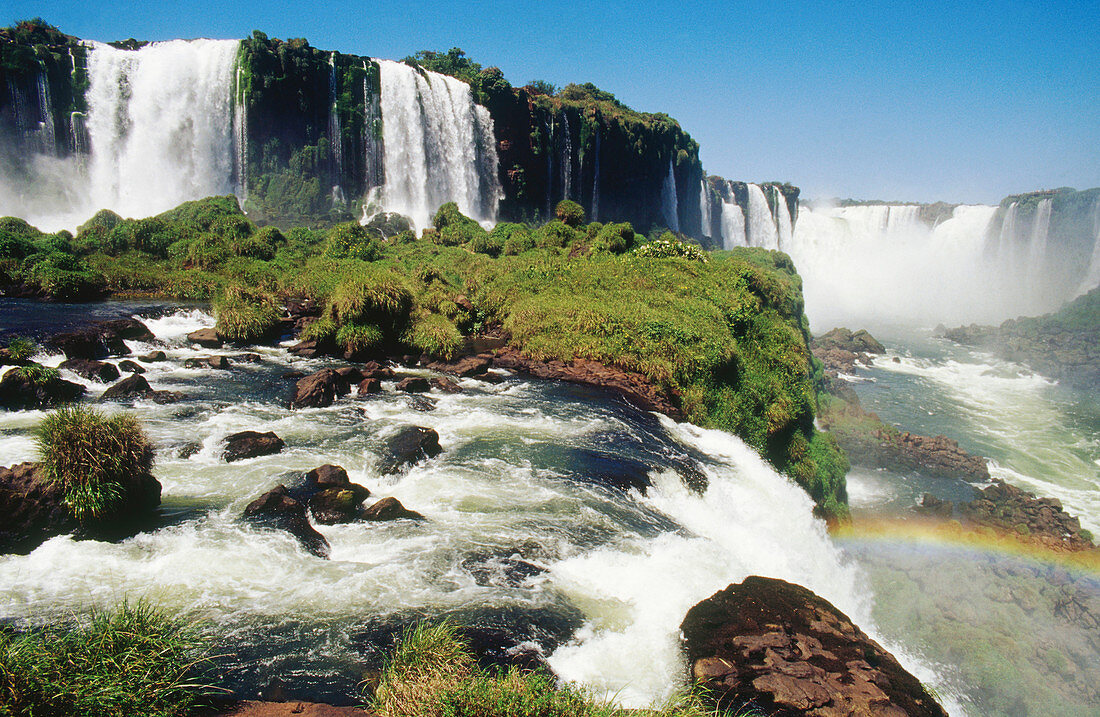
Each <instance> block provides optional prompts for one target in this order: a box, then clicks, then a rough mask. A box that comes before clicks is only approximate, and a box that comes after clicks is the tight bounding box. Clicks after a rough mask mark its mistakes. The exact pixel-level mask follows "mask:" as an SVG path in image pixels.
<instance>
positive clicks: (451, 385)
mask: <svg viewBox="0 0 1100 717" xmlns="http://www.w3.org/2000/svg"><path fill="white" fill-rule="evenodd" d="M431 384H432V387H433V388H438V389H439V390H440V391H442V392H443V393H462V386H459V385H458V384H457V383H455V382H454V381H452V380H451V379H449V378H447V377H446V376H440V377H438V378H433V379H432V380H431Z"/></svg>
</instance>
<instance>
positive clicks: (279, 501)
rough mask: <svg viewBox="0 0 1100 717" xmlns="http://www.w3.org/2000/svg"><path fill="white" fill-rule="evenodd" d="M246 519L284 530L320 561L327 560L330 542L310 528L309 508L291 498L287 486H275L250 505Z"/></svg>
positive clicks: (245, 511) (246, 511)
mask: <svg viewBox="0 0 1100 717" xmlns="http://www.w3.org/2000/svg"><path fill="white" fill-rule="evenodd" d="M244 518H245V520H247V521H248V522H250V523H253V524H254V525H259V526H262V527H265V528H274V529H276V530H285V531H286V532H288V533H290V534H291V535H293V536H294V537H295V538H297V539H298V542H299V543H301V544H302V547H303V548H305V549H306V550H308V551H309V552H311V553H313V554H314V555H316V556H317V557H319V558H327V557H328V551H329V545H328V541H327V540H325V536H323V535H321V534H320V533H318V532H317V531H316V530H315V529H314V527H313V526H312V525H310V524H309V519H308V518H307V517H306V507H305V506H304V505H302V504H301V503H299V502H298V501H296V500H294V499H293V498H291V497H290V491H288V490H287V488H286V486H283V485H278V486H275V487H274V488H272V489H271V490H269V491H268V492H266V493H264V494H263V495H261V496H260V497H259V498H257V499H256V500H254V501H252V502H251V503H249V504H248V506H247V507H246V508H245V509H244Z"/></svg>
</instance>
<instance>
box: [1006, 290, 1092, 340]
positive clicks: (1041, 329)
mask: <svg viewBox="0 0 1100 717" xmlns="http://www.w3.org/2000/svg"><path fill="white" fill-rule="evenodd" d="M1004 327H1012V329H1013V330H1014V331H1015V332H1017V333H1054V332H1060V331H1096V330H1098V329H1100V286H1098V287H1096V288H1094V289H1092V290H1091V291H1089V292H1088V293H1087V294H1082V295H1081V296H1078V297H1077V298H1076V299H1074V300H1073V301H1071V302H1069V303H1067V304H1066V305H1065V306H1063V307H1062V308H1061V309H1059V310H1058V311H1055V312H1053V313H1050V314H1044V315H1043V316H1037V317H1027V318H1021V319H1016V320H1014V321H1007V322H1005V323H1004V324H1002V328H1004Z"/></svg>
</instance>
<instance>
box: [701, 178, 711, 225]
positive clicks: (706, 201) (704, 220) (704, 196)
mask: <svg viewBox="0 0 1100 717" xmlns="http://www.w3.org/2000/svg"><path fill="white" fill-rule="evenodd" d="M699 223H700V225H701V229H700V233H701V234H702V235H703V236H710V233H711V231H712V229H711V228H710V192H709V191H708V189H707V180H706V177H704V178H703V179H701V180H700V181H699Z"/></svg>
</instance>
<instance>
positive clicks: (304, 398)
mask: <svg viewBox="0 0 1100 717" xmlns="http://www.w3.org/2000/svg"><path fill="white" fill-rule="evenodd" d="M350 392H351V382H350V381H348V379H347V378H346V377H345V376H342V375H340V374H339V373H337V372H336V370H334V369H331V368H326V369H321V370H320V371H318V372H317V373H314V374H310V375H309V376H306V377H305V378H302V379H299V380H298V382H297V383H296V384H294V395H293V396H292V397H291V399H290V407H291V408H324V407H325V406H331V405H332V402H333V401H335V400H336V397H337V396H346V395H347V394H348V393H350Z"/></svg>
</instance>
